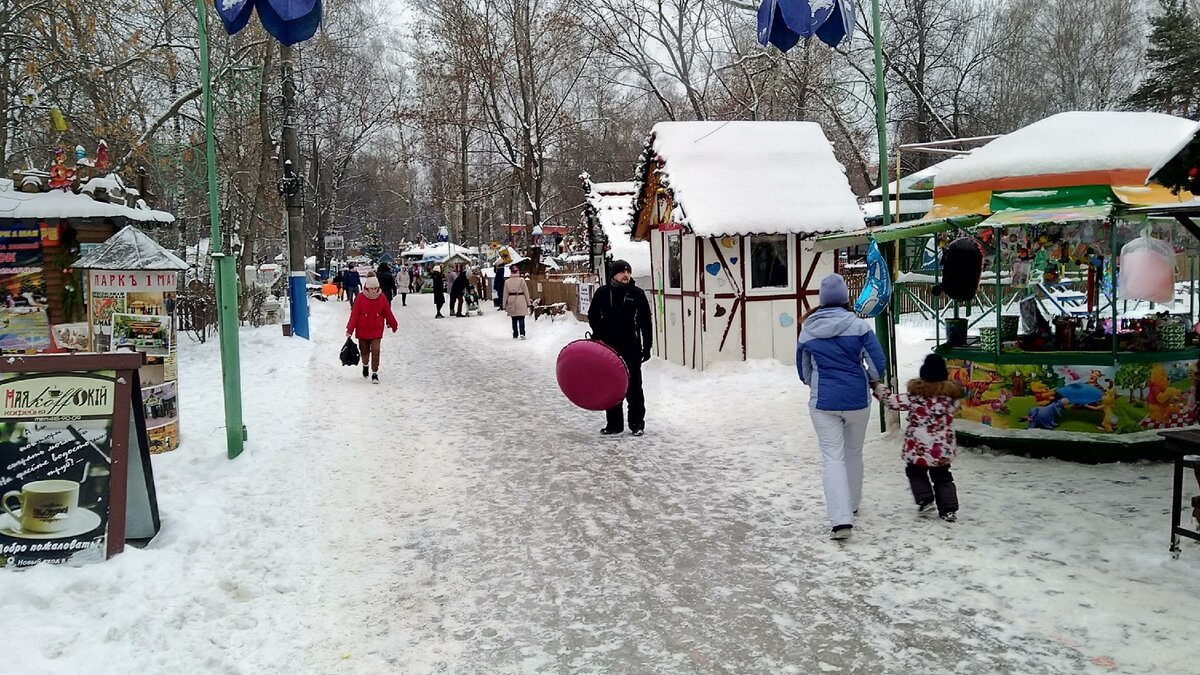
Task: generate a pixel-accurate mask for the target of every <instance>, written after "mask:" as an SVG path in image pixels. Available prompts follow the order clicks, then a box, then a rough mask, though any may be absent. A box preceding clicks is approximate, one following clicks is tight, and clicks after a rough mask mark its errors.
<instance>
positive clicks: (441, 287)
mask: <svg viewBox="0 0 1200 675" xmlns="http://www.w3.org/2000/svg"><path fill="white" fill-rule="evenodd" d="M429 281H430V282H431V283H433V304H434V306H435V307H437V316H435V317H433V318H435V319H441V318H443V317H442V305H444V304H446V277H444V276H442V266H441V265H434V267H433V271H432V272H430V273H429Z"/></svg>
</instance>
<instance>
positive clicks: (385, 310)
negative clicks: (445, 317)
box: [346, 277, 398, 384]
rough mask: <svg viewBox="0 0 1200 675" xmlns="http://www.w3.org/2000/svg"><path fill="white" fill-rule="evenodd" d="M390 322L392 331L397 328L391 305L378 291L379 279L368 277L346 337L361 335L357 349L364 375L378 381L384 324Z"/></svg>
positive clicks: (355, 302)
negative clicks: (360, 356)
mask: <svg viewBox="0 0 1200 675" xmlns="http://www.w3.org/2000/svg"><path fill="white" fill-rule="evenodd" d="M385 323H386V324H387V325H388V326H389V327H390V328H391V329H392V332H393V333H395V332H396V329H397V328H398V326H397V324H396V316H395V315H394V314H392V306H391V304H390V303H388V301H387V298H385V297H384V295H383V292H382V291H380V290H379V279H378V278H377V277H367V280H366V282H364V284H363V292H362V294H361V295H359V296H358V298H357V299H356V300H355V301H354V305H353V306H352V307H351V308H350V321H349V322H347V323H346V337H354V336H357V337H358V351H359V353H360V354H361V355H362V364H363V367H362V375H363V377H367V375H368V374H369V375H370V376H371V381H372V382H374V383H376V384H378V383H379V347H380V343H381V342H383V327H384V324H385ZM368 366H369V367H370V373H368V372H367V371H368Z"/></svg>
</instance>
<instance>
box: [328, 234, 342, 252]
mask: <svg viewBox="0 0 1200 675" xmlns="http://www.w3.org/2000/svg"><path fill="white" fill-rule="evenodd" d="M345 249H346V240H345V238H344V237H342V235H340V234H331V235H327V236H326V237H325V250H326V251H343V250H345Z"/></svg>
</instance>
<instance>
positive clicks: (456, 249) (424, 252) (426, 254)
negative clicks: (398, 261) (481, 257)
mask: <svg viewBox="0 0 1200 675" xmlns="http://www.w3.org/2000/svg"><path fill="white" fill-rule="evenodd" d="M476 251H477V249H475V248H467V247H466V246H459V245H458V244H452V243H450V242H448V241H443V242H439V243H437V244H432V245H430V246H424V247H422V246H418V247H415V248H410V249H408V250H407V251H404V252H403V253H401V254H400V256H401V257H403V258H419V259H421V260H427V259H430V260H432V259H441V258H446V257H448V256H450V255H451V254H454V253H461V254H463V255H468V256H469V255H474V254H475V253H476Z"/></svg>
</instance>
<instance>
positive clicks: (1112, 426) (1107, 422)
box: [1088, 386, 1119, 433]
mask: <svg viewBox="0 0 1200 675" xmlns="http://www.w3.org/2000/svg"><path fill="white" fill-rule="evenodd" d="M1088 408H1090V409H1092V410H1099V411H1100V426H1098V427H1096V428H1097V429H1099V430H1100V431H1107V432H1110V433H1111V432H1114V431H1116V430H1117V427H1116V424H1117V422H1118V421H1119V418H1118V417H1117V412H1116V409H1117V390H1116V389H1115V388H1113V387H1111V386H1110V387H1109V388H1108V389H1107V390H1105V392H1104V395H1103V396H1101V397H1100V402H1099V403H1098V404H1096V405H1089V406H1088Z"/></svg>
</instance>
